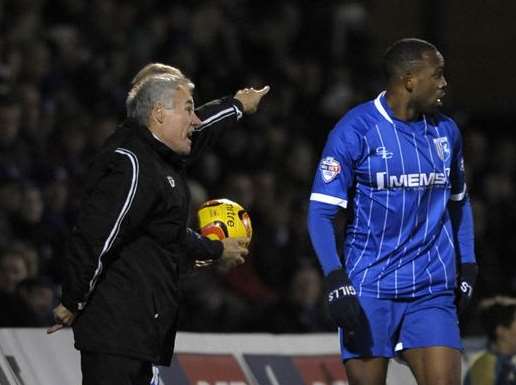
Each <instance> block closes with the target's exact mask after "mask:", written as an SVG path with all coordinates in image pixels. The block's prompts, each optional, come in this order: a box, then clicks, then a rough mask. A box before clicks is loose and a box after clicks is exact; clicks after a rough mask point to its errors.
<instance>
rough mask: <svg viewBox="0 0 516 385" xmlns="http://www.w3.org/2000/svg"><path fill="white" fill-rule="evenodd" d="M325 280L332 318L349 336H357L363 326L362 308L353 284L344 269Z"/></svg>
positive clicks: (338, 270) (333, 272)
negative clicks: (361, 325)
mask: <svg viewBox="0 0 516 385" xmlns="http://www.w3.org/2000/svg"><path fill="white" fill-rule="evenodd" d="M325 280H326V288H327V290H328V307H329V310H330V316H331V318H332V319H333V321H334V322H335V323H336V324H337V326H339V327H341V328H343V329H344V331H345V332H346V334H347V335H348V336H351V335H353V334H355V332H356V331H357V330H358V328H359V327H360V324H361V320H362V308H361V307H360V303H359V302H358V299H357V292H356V290H355V288H354V287H353V284H352V283H351V281H350V279H349V277H348V275H347V274H346V272H345V271H344V270H343V269H337V270H333V271H332V272H331V273H330V274H328V275H327V276H326V277H325Z"/></svg>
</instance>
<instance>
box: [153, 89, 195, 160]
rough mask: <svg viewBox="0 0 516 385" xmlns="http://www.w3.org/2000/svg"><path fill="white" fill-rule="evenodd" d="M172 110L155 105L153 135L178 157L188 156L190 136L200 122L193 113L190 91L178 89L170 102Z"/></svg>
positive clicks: (190, 145)
mask: <svg viewBox="0 0 516 385" xmlns="http://www.w3.org/2000/svg"><path fill="white" fill-rule="evenodd" d="M172 105H173V108H167V107H164V106H162V105H160V104H159V105H157V106H156V107H155V110H154V114H155V117H156V119H157V122H158V123H157V124H155V125H154V130H153V132H154V134H156V135H157V136H158V137H159V138H160V140H162V141H163V143H165V144H166V145H167V146H168V147H169V148H170V149H171V150H173V151H174V152H176V153H177V154H180V155H188V154H190V151H191V149H192V140H191V136H192V133H193V131H194V128H196V127H198V126H199V125H200V124H201V121H200V120H199V118H198V117H197V115H196V114H195V112H194V102H193V99H192V94H191V92H190V90H188V89H187V88H185V87H179V88H178V89H177V90H176V93H175V95H174V98H173V100H172Z"/></svg>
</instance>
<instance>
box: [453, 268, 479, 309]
mask: <svg viewBox="0 0 516 385" xmlns="http://www.w3.org/2000/svg"><path fill="white" fill-rule="evenodd" d="M477 275H478V265H477V264H476V263H463V264H462V265H460V274H459V284H458V288H457V310H458V312H459V314H462V312H463V311H464V310H465V309H466V307H467V306H468V304H469V302H470V301H471V297H472V296H473V288H474V287H475V281H476V280H477Z"/></svg>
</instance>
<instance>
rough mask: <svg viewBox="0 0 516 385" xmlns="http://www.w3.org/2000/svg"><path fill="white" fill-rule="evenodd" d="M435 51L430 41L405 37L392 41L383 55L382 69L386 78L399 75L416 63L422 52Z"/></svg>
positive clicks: (389, 78) (418, 61)
mask: <svg viewBox="0 0 516 385" xmlns="http://www.w3.org/2000/svg"><path fill="white" fill-rule="evenodd" d="M428 51H437V48H436V47H435V45H433V44H432V43H429V42H427V41H426V40H422V39H416V38H405V39H401V40H398V41H396V42H394V43H393V44H392V45H391V46H390V47H389V48H387V51H385V55H384V57H383V71H384V73H385V76H386V78H387V80H391V79H393V78H395V77H400V76H402V75H404V74H405V73H407V71H410V70H411V69H412V68H414V66H416V65H418V64H419V63H420V61H421V60H422V59H423V54H424V53H425V52H428Z"/></svg>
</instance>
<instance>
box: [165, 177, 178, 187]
mask: <svg viewBox="0 0 516 385" xmlns="http://www.w3.org/2000/svg"><path fill="white" fill-rule="evenodd" d="M167 180H168V184H170V187H172V188H174V187H176V181H175V180H174V178H172V177H171V176H167Z"/></svg>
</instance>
